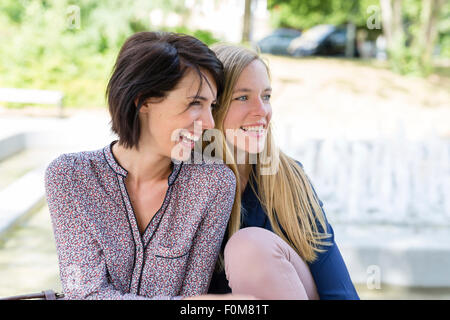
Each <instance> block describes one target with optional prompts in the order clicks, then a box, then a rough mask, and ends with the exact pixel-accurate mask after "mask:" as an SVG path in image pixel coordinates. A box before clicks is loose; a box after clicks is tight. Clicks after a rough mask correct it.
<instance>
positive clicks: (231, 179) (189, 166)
mask: <svg viewBox="0 0 450 320" xmlns="http://www.w3.org/2000/svg"><path fill="white" fill-rule="evenodd" d="M198 159H200V160H198ZM198 159H197V160H194V161H191V162H189V163H184V164H183V167H185V170H188V171H190V172H191V177H192V178H195V179H198V180H199V182H201V183H202V184H203V186H204V187H208V188H211V187H216V188H219V189H227V190H228V189H232V190H234V189H235V187H236V176H235V175H234V172H233V171H232V170H231V169H230V168H229V167H228V166H227V165H226V164H224V163H223V161H221V160H218V159H216V158H208V157H203V158H198Z"/></svg>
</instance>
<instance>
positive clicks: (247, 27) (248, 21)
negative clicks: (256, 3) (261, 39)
mask: <svg viewBox="0 0 450 320" xmlns="http://www.w3.org/2000/svg"><path fill="white" fill-rule="evenodd" d="M251 26H252V0H245V11H244V23H243V28H242V42H250V41H251Z"/></svg>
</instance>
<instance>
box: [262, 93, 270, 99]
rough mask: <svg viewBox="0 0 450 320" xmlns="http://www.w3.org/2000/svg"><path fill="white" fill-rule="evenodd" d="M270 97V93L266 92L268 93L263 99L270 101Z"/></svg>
mask: <svg viewBox="0 0 450 320" xmlns="http://www.w3.org/2000/svg"><path fill="white" fill-rule="evenodd" d="M270 97H271V95H270V94H266V95H264V96H263V99H264V100H266V101H269V100H270Z"/></svg>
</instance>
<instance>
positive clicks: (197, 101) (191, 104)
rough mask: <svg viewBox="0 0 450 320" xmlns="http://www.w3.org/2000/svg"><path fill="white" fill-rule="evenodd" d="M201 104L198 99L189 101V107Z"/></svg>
mask: <svg viewBox="0 0 450 320" xmlns="http://www.w3.org/2000/svg"><path fill="white" fill-rule="evenodd" d="M201 105H202V103H201V101H200V100H194V101H192V102H191V103H189V106H190V107H192V106H201Z"/></svg>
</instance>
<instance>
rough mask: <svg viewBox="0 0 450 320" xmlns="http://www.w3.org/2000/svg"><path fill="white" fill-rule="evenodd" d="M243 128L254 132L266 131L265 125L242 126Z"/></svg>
mask: <svg viewBox="0 0 450 320" xmlns="http://www.w3.org/2000/svg"><path fill="white" fill-rule="evenodd" d="M241 128H242V129H244V130H245V131H253V132H259V133H262V132H264V130H265V129H264V126H251V127H241Z"/></svg>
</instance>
